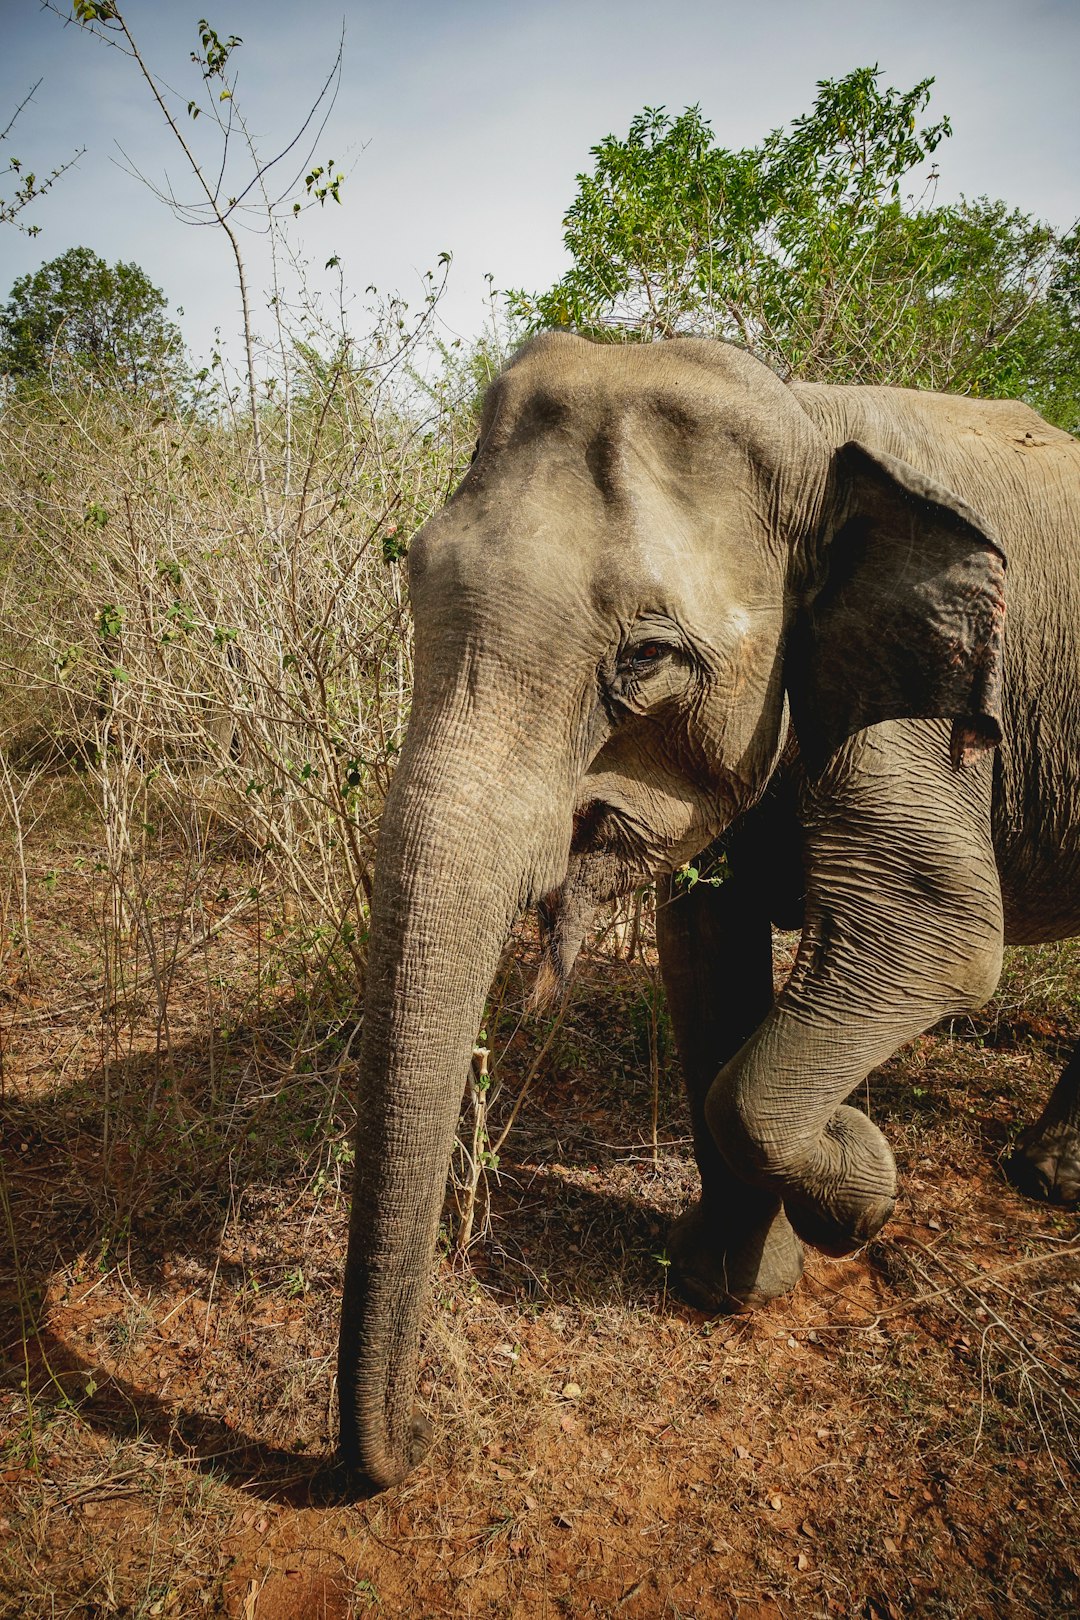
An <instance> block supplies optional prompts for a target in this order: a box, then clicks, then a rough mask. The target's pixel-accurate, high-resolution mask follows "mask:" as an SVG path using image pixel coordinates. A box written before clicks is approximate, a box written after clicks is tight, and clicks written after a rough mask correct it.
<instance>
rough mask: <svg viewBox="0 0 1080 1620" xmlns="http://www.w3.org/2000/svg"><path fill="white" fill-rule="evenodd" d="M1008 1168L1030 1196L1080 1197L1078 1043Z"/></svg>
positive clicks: (1065, 1200)
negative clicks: (1047, 1100) (1048, 1098)
mask: <svg viewBox="0 0 1080 1620" xmlns="http://www.w3.org/2000/svg"><path fill="white" fill-rule="evenodd" d="M1008 1170H1009V1176H1010V1178H1011V1179H1012V1180H1013V1181H1014V1182H1015V1183H1016V1185H1017V1186H1018V1187H1019V1188H1020V1190H1021V1192H1025V1193H1027V1194H1028V1195H1029V1196H1030V1197H1032V1198H1045V1199H1047V1200H1048V1201H1049V1202H1050V1203H1052V1204H1075V1203H1076V1202H1077V1201H1078V1200H1080V1043H1078V1044H1077V1046H1076V1048H1075V1050H1074V1051H1073V1054H1072V1057H1071V1058H1070V1059H1069V1061H1068V1063H1067V1064H1066V1065H1065V1067H1064V1069H1063V1070H1062V1072H1061V1077H1060V1079H1059V1080H1058V1083H1057V1085H1056V1086H1055V1087H1054V1089H1053V1091H1052V1093H1051V1094H1050V1100H1049V1102H1048V1103H1047V1105H1046V1107H1045V1108H1044V1109H1043V1111H1042V1114H1041V1115H1040V1116H1039V1118H1038V1119H1037V1120H1036V1121H1035V1123H1034V1125H1029V1126H1028V1128H1027V1130H1026V1131H1025V1132H1024V1133H1023V1135H1022V1136H1021V1138H1020V1141H1019V1144H1018V1145H1017V1149H1016V1152H1015V1153H1014V1154H1013V1156H1012V1158H1011V1159H1010V1160H1009V1165H1008Z"/></svg>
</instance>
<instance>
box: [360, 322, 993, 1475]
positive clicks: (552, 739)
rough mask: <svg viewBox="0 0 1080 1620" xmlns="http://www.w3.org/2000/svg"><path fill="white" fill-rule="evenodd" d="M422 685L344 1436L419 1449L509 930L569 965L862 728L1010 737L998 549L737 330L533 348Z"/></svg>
mask: <svg viewBox="0 0 1080 1620" xmlns="http://www.w3.org/2000/svg"><path fill="white" fill-rule="evenodd" d="M409 569H410V585H411V591H412V600H413V610H414V615H415V622H416V687H415V698H414V708H413V715H412V719H411V722H410V726H409V733H408V738H407V741H406V744H405V747H404V750H403V753H402V757H401V761H400V764H399V766H398V769H397V773H396V775H395V778H394V782H393V785H392V788H391V792H390V795H389V798H388V800H387V805H386V810H385V813H384V818H383V827H382V833H381V836H380V843H379V852H378V858H377V863H376V884H375V901H374V911H373V920H372V933H371V959H370V968H369V981H368V996H367V1008H366V1014H365V1024H364V1033H363V1044H362V1053H361V1095H360V1132H359V1138H358V1151H357V1174H356V1186H355V1192H354V1201H353V1212H352V1224H351V1231H350V1248H349V1262H348V1270H347V1275H346V1281H345V1297H344V1305H343V1320H342V1343H341V1358H340V1367H339V1392H340V1401H341V1423H342V1430H341V1434H342V1451H343V1455H344V1457H345V1460H346V1462H347V1463H348V1464H349V1465H350V1466H351V1467H352V1468H354V1469H355V1470H357V1471H358V1472H360V1473H363V1474H365V1475H366V1476H368V1477H369V1478H370V1479H371V1480H373V1481H374V1482H375V1483H377V1484H387V1483H391V1482H393V1481H395V1480H397V1479H399V1478H400V1477H401V1476H402V1475H403V1474H404V1473H405V1472H406V1471H407V1470H408V1468H409V1467H410V1465H411V1463H412V1461H413V1460H414V1456H415V1454H416V1451H417V1449H418V1446H419V1444H420V1437H419V1435H418V1433H417V1426H416V1424H415V1423H414V1421H413V1419H412V1416H411V1405H412V1397H413V1391H414V1388H415V1376H416V1365H417V1346H418V1338H419V1329H420V1318H421V1308H422V1304H423V1302H424V1299H425V1297H426V1293H427V1288H428V1282H429V1275H430V1268H431V1262H432V1253H433V1248H434V1242H435V1235H436V1230H437V1226H438V1220H439V1214H440V1210H441V1206H442V1200H443V1196H444V1191H445V1178H446V1170H447V1163H448V1159H449V1154H450V1149H451V1145H452V1141H453V1135H454V1128H455V1123H456V1119H457V1114H458V1109H459V1106H460V1101H461V1096H462V1089H463V1086H464V1082H465V1078H466V1075H467V1072H468V1065H469V1061H470V1053H471V1049H472V1045H473V1042H474V1038H475V1035H476V1031H477V1028H478V1026H479V1023H480V1021H481V1017H482V1012H483V1004H484V998H485V995H486V994H487V991H488V988H489V986H490V983H491V979H492V977H493V974H494V971H495V967H496V965H497V959H498V955H499V952H500V950H501V947H502V944H503V942H504V940H505V937H506V934H507V931H508V929H509V926H510V924H511V922H512V920H513V918H514V916H515V914H516V913H517V912H518V911H519V909H520V908H522V907H523V906H525V905H527V904H529V903H532V902H537V901H540V900H541V899H544V898H545V897H546V902H545V903H546V906H547V908H548V911H549V913H550V919H551V929H552V937H553V940H554V942H555V945H554V949H553V952H552V957H553V962H552V971H553V972H555V973H561V972H564V971H565V970H566V967H567V965H568V963H569V962H570V961H571V960H572V957H573V955H574V953H575V952H576V949H577V944H578V942H579V940H580V934H581V930H582V926H583V918H584V917H585V916H586V914H587V913H589V912H591V910H592V908H594V907H595V905H596V904H597V903H598V902H600V901H602V900H605V899H607V898H610V897H612V896H614V895H617V894H620V893H623V892H626V891H627V890H629V889H632V888H633V887H635V886H636V885H638V884H640V883H642V882H645V881H647V880H648V879H649V878H650V877H651V876H652V874H653V873H654V872H656V871H658V870H664V869H666V870H671V869H672V868H674V867H676V866H678V865H679V864H681V863H682V862H684V861H685V860H687V859H688V858H689V857H690V856H692V855H694V854H695V853H696V852H697V851H698V850H700V849H701V848H702V847H703V846H704V845H705V844H707V843H708V842H709V841H710V839H712V838H713V837H714V836H716V834H717V833H719V832H720V831H721V830H722V829H723V828H724V827H725V826H726V825H727V824H728V823H729V822H730V821H731V820H732V818H733V817H735V816H736V815H737V814H739V812H740V811H741V810H743V809H744V808H746V807H747V806H748V805H750V804H751V803H752V802H753V801H754V800H755V798H756V797H757V796H758V794H760V792H761V791H762V789H763V787H764V785H765V783H766V782H767V781H768V779H769V776H770V774H771V772H772V771H773V769H774V767H775V763H776V761H777V758H778V755H779V752H780V750H781V749H782V747H783V744H784V740H785V735H786V729H787V713H788V705H787V695H788V692H789V690H790V697H791V710H792V712H793V715H794V720H795V727H796V731H797V733H798V735H799V740H800V743H801V745H802V746H803V749H804V753H805V754H806V756H807V759H808V762H809V763H810V766H811V768H816V766H817V765H819V764H820V763H823V762H824V760H825V758H826V757H828V755H829V754H830V753H831V752H832V750H833V748H834V747H835V745H836V744H837V743H838V742H839V741H841V740H842V739H843V738H844V737H845V736H847V735H848V734H850V732H851V731H853V730H856V729H858V728H859V727H862V726H865V725H868V724H871V723H873V722H874V721H875V720H878V719H883V718H887V717H891V716H896V715H899V714H904V715H919V714H936V715H949V716H953V717H954V718H955V719H956V722H957V746H958V748H965V747H967V746H969V745H970V746H977V745H978V744H979V743H980V742H981V741H982V740H983V739H988V740H990V741H992V740H994V738H995V737H996V719H995V702H996V693H995V690H994V686H993V682H994V675H995V671H996V667H997V665H996V661H995V658H994V655H993V642H994V637H995V635H996V633H997V631H998V628H999V622H1000V599H1001V590H1000V561H999V558H998V556H997V553H996V551H995V550H994V548H993V545H992V543H990V542H989V541H988V540H987V538H986V536H985V534H984V533H983V531H982V529H981V528H980V526H979V524H978V521H977V520H976V519H975V518H974V516H973V514H971V513H969V512H967V511H966V509H964V508H962V507H961V506H960V504H959V503H958V502H956V501H955V499H953V498H952V497H950V496H948V495H947V494H946V493H945V492H944V491H942V490H939V489H937V488H934V487H931V486H930V485H928V484H927V483H926V482H925V480H921V479H920V478H919V475H918V474H916V473H914V471H913V470H912V469H911V468H908V467H906V466H904V465H903V464H901V463H892V462H887V461H886V459H885V458H881V457H872V456H870V455H868V454H866V453H864V452H861V451H860V450H859V449H858V448H857V447H847V448H846V449H845V450H844V451H843V452H841V453H840V454H836V453H834V452H833V451H832V450H831V449H830V447H829V446H828V444H827V443H826V441H825V439H824V437H823V436H822V434H821V433H820V431H819V429H818V428H817V427H816V426H815V425H814V423H813V422H812V421H811V419H810V417H809V416H808V415H807V414H806V413H805V412H804V410H803V409H802V407H801V406H800V404H799V403H798V401H797V399H796V398H795V396H794V395H793V394H792V392H791V391H790V390H789V389H788V388H787V387H786V386H785V385H784V384H783V383H782V382H781V381H780V380H779V379H778V378H777V377H776V376H774V375H773V374H772V373H771V372H770V371H769V370H768V369H767V368H766V367H765V366H763V365H761V364H760V363H759V362H757V361H755V360H754V359H752V358H751V357H750V356H748V355H747V354H745V353H743V352H741V351H739V350H736V349H733V348H730V347H727V346H725V345H721V344H714V343H709V342H704V341H697V340H679V341H673V342H670V343H664V344H658V345H653V346H648V347H646V346H628V347H623V346H613V345H595V344H592V343H589V342H587V341H585V340H583V339H579V338H576V337H572V336H569V335H563V334H558V335H556V334H549V335H547V336H544V337H541V338H538V339H536V340H534V341H533V342H532V343H530V344H528V345H527V346H526V347H525V348H524V349H523V350H522V351H521V352H520V353H519V354H518V356H517V358H516V359H515V360H514V361H513V363H512V364H511V365H510V366H509V367H508V368H507V370H506V371H505V372H504V373H503V375H502V376H501V377H500V378H499V379H498V380H497V381H496V382H495V383H494V384H493V386H492V388H491V389H490V391H489V394H488V397H487V401H486V404H485V409H484V413H483V421H482V426H481V433H480V441H479V445H478V449H477V455H476V458H475V460H474V462H473V465H472V467H471V469H470V471H469V473H468V475H467V476H466V478H465V479H464V481H463V483H462V484H461V486H460V488H459V489H458V491H457V492H456V494H455V495H454V497H453V499H452V500H451V501H450V502H449V504H448V505H447V507H446V508H445V510H444V511H443V512H442V513H441V514H440V515H439V516H438V517H437V518H435V519H434V520H433V521H432V522H431V523H429V524H428V525H427V526H426V527H425V529H424V530H423V531H422V532H421V533H420V534H419V535H418V536H417V537H416V539H415V540H414V542H413V545H412V548H411V552H410V558H409Z"/></svg>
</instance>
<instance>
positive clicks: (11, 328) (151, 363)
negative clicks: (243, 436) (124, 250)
mask: <svg viewBox="0 0 1080 1620" xmlns="http://www.w3.org/2000/svg"><path fill="white" fill-rule="evenodd" d="M167 307H168V305H167V302H166V299H165V295H164V293H162V292H161V291H159V289H158V288H157V287H155V286H154V284H153V283H152V282H151V281H150V279H149V278H148V277H147V276H146V275H145V273H144V272H143V271H142V270H140V269H139V266H138V265H137V264H116V265H113V266H111V267H110V266H109V265H108V264H106V262H105V260H104V259H100V258H98V256H97V254H96V253H93V252H92V251H91V250H90V249H89V248H84V247H79V248H70V249H69V250H68V252H67V253H64V254H61V256H60V257H59V258H58V259H52V260H51V261H50V262H49V263H48V264H43V265H42V266H41V268H40V270H37V271H35V272H34V274H33V275H28V276H22V277H21V278H20V279H19V280H18V281H16V283H15V285H14V286H13V287H12V289H11V296H10V298H9V300H8V303H7V304H6V305H5V306H4V308H3V309H0V371H2V372H6V373H7V374H8V376H10V377H13V378H16V379H24V378H25V379H39V378H43V377H45V376H47V375H49V374H50V373H52V372H55V371H56V369H57V368H58V369H59V371H60V373H61V375H62V376H63V377H65V378H68V377H71V376H72V374H74V377H75V378H76V379H77V380H79V381H82V382H92V383H99V384H102V385H105V386H107V387H111V388H119V389H121V390H123V391H125V392H140V391H144V390H148V389H149V390H151V391H155V390H157V389H159V388H161V387H163V386H164V387H168V386H172V385H175V384H176V383H177V382H179V381H180V380H181V378H182V376H183V370H184V360H183V343H182V340H181V337H180V333H179V331H178V329H177V328H176V326H174V324H173V323H172V322H171V321H170V320H168V319H167V318H166V315H165V311H166V309H167Z"/></svg>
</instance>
